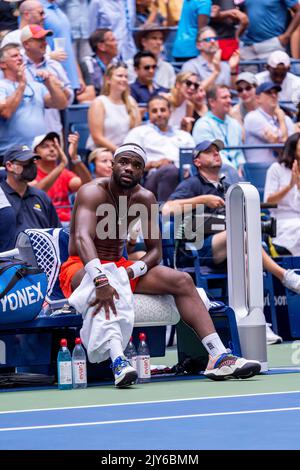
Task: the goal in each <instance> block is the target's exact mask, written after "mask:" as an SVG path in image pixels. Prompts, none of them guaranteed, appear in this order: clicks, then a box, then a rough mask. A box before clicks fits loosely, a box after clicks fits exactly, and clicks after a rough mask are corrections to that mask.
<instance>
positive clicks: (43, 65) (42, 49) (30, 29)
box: [21, 24, 74, 134]
mask: <svg viewBox="0 0 300 470" xmlns="http://www.w3.org/2000/svg"><path fill="white" fill-rule="evenodd" d="M49 35H52V31H46V30H44V29H43V28H41V26H39V25H34V24H32V25H28V26H24V28H22V29H21V42H22V44H23V47H24V51H25V55H24V57H23V59H24V63H25V65H26V71H27V72H28V73H27V78H28V82H30V83H31V82H33V81H43V77H42V76H41V75H40V71H45V72H47V73H51V74H53V75H54V76H55V77H57V79H58V80H59V82H60V86H61V89H62V90H63V93H64V95H65V97H66V107H67V105H70V104H72V102H73V100H74V92H73V89H72V87H71V83H70V80H69V79H68V77H67V74H66V72H65V70H64V68H63V67H62V65H61V64H60V63H59V62H57V61H56V60H53V59H50V58H49V57H48V55H47V54H46V47H47V42H46V37H47V36H49ZM45 124H46V131H47V132H50V131H55V132H57V133H58V134H62V122H61V117H60V113H59V111H58V110H56V109H46V110H45Z"/></svg>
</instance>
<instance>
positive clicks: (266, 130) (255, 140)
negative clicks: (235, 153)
mask: <svg viewBox="0 0 300 470" xmlns="http://www.w3.org/2000/svg"><path fill="white" fill-rule="evenodd" d="M280 91H281V86H280V85H277V84H275V83H273V82H264V83H262V84H261V85H259V86H258V87H257V88H256V95H257V103H258V108H257V109H256V110H255V111H250V113H248V114H247V115H246V117H245V121H244V123H245V132H246V139H245V144H246V145H266V144H278V143H281V142H285V141H286V140H287V138H288V136H289V135H291V134H293V132H294V124H293V122H292V120H291V118H289V117H288V116H286V115H285V113H284V111H283V110H282V109H280V107H279V106H278V93H279V92H280ZM245 156H246V160H247V162H269V163H270V164H271V163H273V162H274V161H276V158H277V157H278V153H277V152H276V151H275V150H274V149H272V148H269V149H259V150H246V151H245Z"/></svg>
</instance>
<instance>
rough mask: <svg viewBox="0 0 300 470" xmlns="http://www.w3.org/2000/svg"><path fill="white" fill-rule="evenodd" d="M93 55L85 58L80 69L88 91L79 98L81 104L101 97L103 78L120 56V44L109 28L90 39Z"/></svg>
mask: <svg viewBox="0 0 300 470" xmlns="http://www.w3.org/2000/svg"><path fill="white" fill-rule="evenodd" d="M89 43H90V46H91V49H92V51H93V54H92V55H88V56H86V57H84V58H83V60H82V62H81V64H80V67H81V72H82V76H83V79H84V81H85V84H86V89H85V91H84V92H83V93H81V94H80V95H79V96H78V101H79V102H80V103H83V102H87V101H92V100H93V99H94V98H95V97H96V96H99V95H100V92H101V88H102V86H103V76H104V74H105V72H106V69H107V67H108V66H109V65H110V64H111V63H112V61H113V59H114V58H115V57H117V55H118V42H117V40H116V37H115V35H114V33H113V32H112V31H111V30H110V29H108V28H99V29H96V31H94V32H93V33H92V34H91V35H90V37H89Z"/></svg>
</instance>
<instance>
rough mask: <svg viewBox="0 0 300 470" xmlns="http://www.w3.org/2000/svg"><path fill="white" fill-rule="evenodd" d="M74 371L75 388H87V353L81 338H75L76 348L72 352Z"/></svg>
mask: <svg viewBox="0 0 300 470" xmlns="http://www.w3.org/2000/svg"><path fill="white" fill-rule="evenodd" d="M72 371H73V388H86V386H87V374H86V355H85V350H84V349H83V347H82V344H81V339H80V338H76V339H75V348H74V349H73V353H72Z"/></svg>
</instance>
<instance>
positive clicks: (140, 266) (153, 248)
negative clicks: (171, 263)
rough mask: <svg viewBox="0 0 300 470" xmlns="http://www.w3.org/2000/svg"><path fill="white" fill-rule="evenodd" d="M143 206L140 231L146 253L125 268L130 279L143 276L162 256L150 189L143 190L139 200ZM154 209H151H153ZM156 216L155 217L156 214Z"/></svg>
mask: <svg viewBox="0 0 300 470" xmlns="http://www.w3.org/2000/svg"><path fill="white" fill-rule="evenodd" d="M139 203H140V204H142V205H143V207H144V208H145V211H144V213H147V216H146V217H143V216H141V223H142V233H143V236H144V242H145V245H146V251H147V252H146V254H145V256H143V257H142V258H141V259H140V260H138V261H136V262H135V263H134V264H133V265H132V266H130V267H129V268H127V272H128V276H129V278H130V279H133V278H135V277H139V276H143V275H144V274H146V272H147V271H149V269H151V268H153V267H154V266H157V265H158V264H159V263H160V260H161V257H162V249H161V235H160V231H159V226H158V203H157V201H156V199H155V197H154V195H153V194H152V193H151V192H150V191H146V190H143V199H142V200H141V201H140V202H139ZM154 208H155V209H156V210H153V209H154ZM155 214H156V215H157V217H156V215H155Z"/></svg>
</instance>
